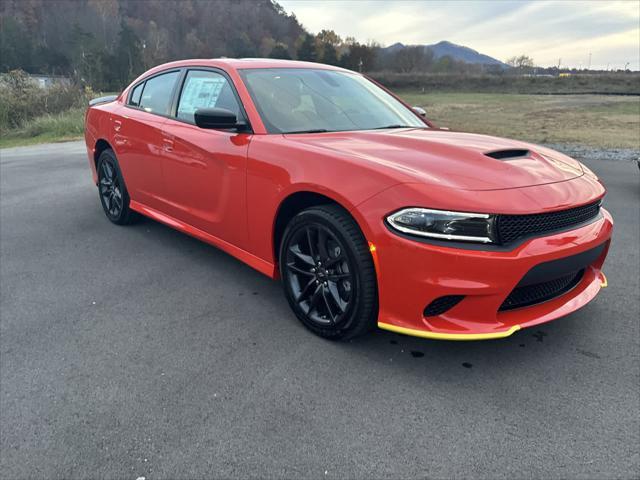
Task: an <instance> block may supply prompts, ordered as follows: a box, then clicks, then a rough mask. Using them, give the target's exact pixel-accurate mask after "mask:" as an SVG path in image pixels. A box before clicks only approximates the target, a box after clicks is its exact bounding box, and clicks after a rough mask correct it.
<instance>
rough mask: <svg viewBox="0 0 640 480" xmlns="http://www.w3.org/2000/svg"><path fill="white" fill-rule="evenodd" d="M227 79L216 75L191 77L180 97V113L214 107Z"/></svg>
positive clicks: (184, 113) (190, 112)
mask: <svg viewBox="0 0 640 480" xmlns="http://www.w3.org/2000/svg"><path fill="white" fill-rule="evenodd" d="M225 83H226V79H225V78H224V77H221V76H219V75H216V76H215V77H189V78H188V79H187V85H186V86H185V87H184V91H183V93H182V98H180V108H179V115H180V116H182V115H193V113H194V112H195V111H196V109H198V108H214V107H215V105H216V102H217V101H218V97H219V96H220V92H221V91H222V87H224V85H225Z"/></svg>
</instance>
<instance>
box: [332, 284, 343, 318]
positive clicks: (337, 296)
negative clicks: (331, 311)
mask: <svg viewBox="0 0 640 480" xmlns="http://www.w3.org/2000/svg"><path fill="white" fill-rule="evenodd" d="M329 293H331V298H332V299H333V303H335V305H336V306H337V307H338V308H339V309H340V312H342V313H344V312H345V310H346V309H347V307H346V304H345V305H343V303H344V302H343V301H342V300H341V299H340V293H339V292H338V287H337V285H336V284H335V283H333V282H329Z"/></svg>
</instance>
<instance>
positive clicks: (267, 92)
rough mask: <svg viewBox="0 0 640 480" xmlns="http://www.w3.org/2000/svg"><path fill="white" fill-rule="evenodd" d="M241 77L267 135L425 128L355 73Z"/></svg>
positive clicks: (250, 73) (288, 71)
mask: <svg viewBox="0 0 640 480" xmlns="http://www.w3.org/2000/svg"><path fill="white" fill-rule="evenodd" d="M240 75H241V76H242V79H243V80H244V83H245V85H246V87H247V89H248V90H249V93H250V95H251V97H252V99H253V102H254V103H255V105H256V108H257V109H258V112H259V113H260V116H261V118H262V121H263V122H264V124H265V127H266V128H267V131H269V133H302V132H308V131H319V132H324V131H327V132H335V131H348V130H371V129H383V128H399V127H422V128H425V127H426V125H425V123H424V122H422V121H421V120H420V119H419V118H418V117H417V116H416V115H415V114H414V113H413V112H412V111H411V110H410V109H408V108H407V107H406V106H405V105H403V104H402V103H400V102H399V101H398V100H396V99H395V98H393V97H392V96H391V95H389V94H388V93H387V92H385V91H384V90H383V89H381V88H380V87H378V86H377V85H376V84H374V83H373V82H370V81H369V80H367V79H366V78H364V77H362V76H361V75H357V74H355V73H348V72H341V71H335V70H321V69H317V70H316V69H307V68H273V69H245V70H241V71H240Z"/></svg>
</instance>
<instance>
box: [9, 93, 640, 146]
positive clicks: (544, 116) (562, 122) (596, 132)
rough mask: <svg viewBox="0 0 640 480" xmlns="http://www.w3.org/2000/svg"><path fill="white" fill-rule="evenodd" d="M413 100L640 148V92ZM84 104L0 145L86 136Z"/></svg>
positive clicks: (445, 115)
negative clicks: (638, 93) (634, 93)
mask: <svg viewBox="0 0 640 480" xmlns="http://www.w3.org/2000/svg"><path fill="white" fill-rule="evenodd" d="M399 93H400V95H401V96H402V97H403V98H404V99H405V100H406V101H407V102H409V103H410V104H411V105H419V106H421V107H423V108H425V109H426V110H427V114H428V116H429V118H430V119H432V120H433V121H435V123H436V124H437V125H439V126H443V127H449V128H451V129H452V130H461V131H468V132H476V133H485V134H490V135H497V136H502V137H508V138H515V139H519V140H527V141H531V142H535V143H553V144H558V143H570V144H580V145H585V146H591V147H596V148H597V147H600V148H631V149H637V150H640V97H638V96H605V95H520V94H496V93H432V94H421V93H416V92H412V91H404V92H403V91H401V92H399ZM83 116H84V111H83V109H74V110H70V111H68V112H65V113H61V114H58V115H49V116H45V117H40V118H36V119H34V120H31V121H30V122H28V123H27V124H26V125H25V126H24V127H22V128H21V129H19V130H14V131H9V132H7V133H6V134H4V135H3V137H2V138H0V147H10V146H16V145H28V144H34V143H43V142H56V141H64V140H72V139H79V138H82V131H83V130H82V129H83Z"/></svg>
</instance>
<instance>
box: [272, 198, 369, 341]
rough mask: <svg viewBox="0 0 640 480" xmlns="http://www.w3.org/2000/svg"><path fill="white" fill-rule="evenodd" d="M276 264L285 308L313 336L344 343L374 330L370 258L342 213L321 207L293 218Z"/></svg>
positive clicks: (359, 235) (360, 237)
mask: <svg viewBox="0 0 640 480" xmlns="http://www.w3.org/2000/svg"><path fill="white" fill-rule="evenodd" d="M279 260H280V272H281V275H282V283H283V286H284V292H285V296H286V298H287V300H288V302H289V305H290V306H291V308H292V310H293V311H294V313H295V314H296V316H297V317H298V319H299V320H300V321H301V322H302V323H303V325H304V326H305V327H307V328H308V329H309V330H311V331H312V332H313V333H315V334H316V335H319V336H321V337H324V338H328V339H331V340H347V339H350V338H353V337H357V336H359V335H363V334H364V333H366V332H368V331H369V330H371V329H372V328H373V327H374V326H375V322H376V317H377V313H378V308H377V283H376V275H375V269H374V266H373V259H372V258H371V253H370V252H369V248H368V244H367V242H366V240H365V238H364V235H363V234H362V232H361V231H360V229H359V228H358V225H357V224H356V222H355V221H354V220H353V218H352V217H351V216H350V215H349V214H348V213H347V212H346V211H345V210H343V209H342V208H340V207H339V206H337V205H321V206H317V207H312V208H309V209H307V210H304V211H302V212H300V213H299V214H298V215H296V216H295V217H294V218H293V219H292V220H291V222H290V223H289V225H288V226H287V228H286V230H285V232H284V235H283V240H282V244H281V247H280V259H279Z"/></svg>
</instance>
